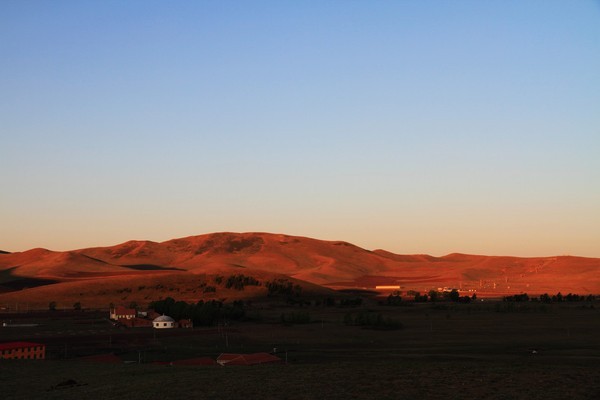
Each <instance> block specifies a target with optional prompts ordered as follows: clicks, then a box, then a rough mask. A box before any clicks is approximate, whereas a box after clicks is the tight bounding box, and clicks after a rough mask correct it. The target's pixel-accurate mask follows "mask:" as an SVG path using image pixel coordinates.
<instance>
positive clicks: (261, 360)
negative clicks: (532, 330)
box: [217, 353, 282, 366]
mask: <svg viewBox="0 0 600 400" xmlns="http://www.w3.org/2000/svg"><path fill="white" fill-rule="evenodd" d="M281 361H282V360H281V358H279V357H277V356H274V355H272V354H269V353H253V354H232V353H223V354H221V355H220V356H219V357H218V358H217V363H219V364H220V365H223V366H225V365H258V364H267V363H274V362H281Z"/></svg>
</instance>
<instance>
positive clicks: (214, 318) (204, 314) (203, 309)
mask: <svg viewBox="0 0 600 400" xmlns="http://www.w3.org/2000/svg"><path fill="white" fill-rule="evenodd" d="M150 308H152V309H153V310H154V311H156V312H157V313H159V314H165V315H169V316H170V317H173V318H174V319H175V320H180V319H184V318H185V319H191V320H192V321H193V322H194V325H204V326H210V325H215V324H216V323H217V322H220V321H224V320H240V319H242V318H244V316H245V315H246V310H245V308H244V302H243V301H241V300H238V301H234V302H233V303H231V304H224V303H223V302H222V301H217V300H211V301H207V302H204V301H202V300H200V301H199V302H197V303H196V304H189V303H186V302H185V301H175V299H173V298H171V297H167V298H166V299H164V300H158V301H153V302H152V303H150Z"/></svg>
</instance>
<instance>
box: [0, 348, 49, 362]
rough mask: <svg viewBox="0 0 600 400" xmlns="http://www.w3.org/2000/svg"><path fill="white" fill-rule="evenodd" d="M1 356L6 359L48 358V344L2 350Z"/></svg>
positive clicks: (0, 351)
mask: <svg viewBox="0 0 600 400" xmlns="http://www.w3.org/2000/svg"><path fill="white" fill-rule="evenodd" d="M0 358H1V359H5V360H10V359H22V360H43V359H45V358H46V346H44V345H39V346H35V347H19V348H16V349H4V350H0Z"/></svg>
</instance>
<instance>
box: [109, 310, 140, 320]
mask: <svg viewBox="0 0 600 400" xmlns="http://www.w3.org/2000/svg"><path fill="white" fill-rule="evenodd" d="M135 317H137V311H136V310H135V309H133V308H125V307H114V308H111V309H110V319H112V320H115V321H118V320H120V319H131V318H135Z"/></svg>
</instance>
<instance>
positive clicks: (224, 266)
mask: <svg viewBox="0 0 600 400" xmlns="http://www.w3.org/2000/svg"><path fill="white" fill-rule="evenodd" d="M232 274H244V275H247V276H255V277H258V278H260V279H262V280H269V279H284V278H285V279H290V280H293V282H297V284H300V285H304V286H306V287H307V288H308V289H307V290H312V291H314V292H315V293H317V292H319V291H322V292H323V293H329V292H330V291H331V289H341V288H346V289H349V288H360V289H367V290H376V288H377V286H390V287H400V290H403V291H407V290H415V291H421V292H423V291H428V290H430V289H435V288H439V287H449V288H457V289H461V290H463V291H469V290H470V291H477V293H478V294H479V295H491V296H494V295H495V296H501V295H504V294H514V293H521V292H527V293H530V294H540V293H545V292H547V293H556V292H558V291H561V292H563V293H565V294H566V293H568V292H572V293H578V294H589V293H600V259H598V258H584V257H571V256H558V257H533V258H522V257H498V256H481V255H468V254H449V255H447V256H443V257H433V256H430V255H424V254H418V255H400V254H394V253H391V252H388V251H385V250H375V251H369V250H365V249H362V248H360V247H358V246H355V245H353V244H351V243H347V242H343V241H323V240H317V239H311V238H306V237H298V236H289V235H282V234H271V233H229V232H223V233H211V234H206V235H200V236H190V237H186V238H181V239H173V240H168V241H166V242H161V243H157V242H151V241H128V242H125V243H122V244H119V245H116V246H111V247H94V248H87V249H80V250H73V251H66V252H55V251H50V250H46V249H40V248H38V249H32V250H28V251H24V252H17V253H5V252H0V305H1V304H2V302H12V301H22V300H24V299H29V301H31V302H32V303H35V302H39V301H40V300H39V299H43V301H46V300H47V299H48V298H52V297H56V298H58V299H59V300H61V301H65V302H70V301H77V300H81V302H82V303H84V304H85V302H86V301H88V302H90V303H95V304H96V303H97V304H103V303H102V302H105V301H107V300H108V299H117V300H119V301H123V302H127V301H136V302H148V301H150V300H154V298H153V297H156V296H158V297H161V296H165V295H171V297H174V298H177V297H178V295H179V297H185V299H187V300H190V301H193V300H196V301H197V300H198V299H201V298H210V297H218V298H223V297H225V298H238V297H248V296H255V295H260V294H261V291H260V289H259V288H255V289H253V290H248V291H243V293H241V292H239V291H237V292H236V291H232V290H229V289H227V288H221V287H220V286H219V285H214V283H211V282H213V281H214V277H215V276H225V277H226V276H230V275H232ZM191 282H195V283H193V284H192V283H191ZM196 283H197V285H196ZM166 285H171V286H170V287H169V288H167V287H165V286H166ZM194 285H196V286H197V288H196V289H194V287H195V286H194ZM202 285H204V287H206V286H211V285H212V286H216V287H215V291H214V292H210V291H208V292H204V291H202V290H201V286H202ZM103 288H104V289H103ZM140 288H141V289H140ZM149 288H154V291H151V290H150V289H149ZM161 289H166V291H165V293H163V290H161ZM168 289H172V290H171V291H170V292H171V293H170V294H168V293H166V292H169V290H168ZM119 290H120V292H119ZM113 291H114V293H113ZM263 294H264V293H263ZM119 295H121V296H119ZM48 296H50V297H48ZM62 299H64V300H62Z"/></svg>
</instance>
